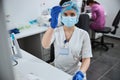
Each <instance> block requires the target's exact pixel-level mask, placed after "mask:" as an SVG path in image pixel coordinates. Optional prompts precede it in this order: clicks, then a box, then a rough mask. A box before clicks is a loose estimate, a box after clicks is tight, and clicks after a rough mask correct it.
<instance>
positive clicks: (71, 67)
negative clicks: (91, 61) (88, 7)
mask: <svg viewBox="0 0 120 80" xmlns="http://www.w3.org/2000/svg"><path fill="white" fill-rule="evenodd" d="M65 40H66V38H65V33H64V30H63V27H59V28H56V29H55V30H54V35H53V37H52V40H51V43H53V42H54V47H55V60H54V65H55V66H56V67H57V68H59V69H61V70H63V71H65V72H67V73H68V74H71V75H74V74H75V72H76V71H78V70H79V69H80V65H81V64H80V59H81V58H88V57H92V52H91V45H90V38H89V35H88V33H87V32H86V31H84V30H82V29H79V28H77V27H75V29H74V32H73V34H72V37H71V39H70V40H69V42H67V43H64V41H65ZM61 48H67V49H68V51H69V53H68V54H67V55H66V54H65V55H64V54H60V50H61Z"/></svg>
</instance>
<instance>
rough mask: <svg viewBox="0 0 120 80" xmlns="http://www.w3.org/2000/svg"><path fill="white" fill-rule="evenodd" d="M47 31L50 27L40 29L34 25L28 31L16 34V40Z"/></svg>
mask: <svg viewBox="0 0 120 80" xmlns="http://www.w3.org/2000/svg"><path fill="white" fill-rule="evenodd" d="M47 29H48V27H44V26H40V27H38V26H37V25H34V26H31V27H30V28H28V29H24V30H20V33H18V34H16V38H17V39H21V38H24V37H28V36H32V35H35V34H39V33H42V32H45V31H46V30H47Z"/></svg>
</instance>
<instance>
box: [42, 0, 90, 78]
mask: <svg viewBox="0 0 120 80" xmlns="http://www.w3.org/2000/svg"><path fill="white" fill-rule="evenodd" d="M59 14H61V15H60V16H61V22H62V23H63V26H61V27H57V24H58V16H59ZM79 14H80V11H79V9H78V7H77V5H76V4H75V3H74V2H73V1H67V2H64V3H63V4H62V7H61V6H54V7H53V8H52V10H51V23H50V25H51V27H49V28H48V30H47V31H46V32H45V34H44V36H43V38H42V46H43V47H44V48H49V47H50V46H51V44H52V43H53V44H54V48H55V49H54V50H55V60H54V65H55V67H57V68H58V69H61V70H63V71H64V72H66V73H68V74H70V75H72V76H73V79H72V80H86V75H85V73H86V71H87V70H88V68H89V65H90V58H91V57H92V51H91V44H90V38H89V35H88V33H87V32H86V31H84V30H82V29H80V28H77V27H76V26H75V24H76V23H77V22H78V18H79ZM81 59H82V61H81Z"/></svg>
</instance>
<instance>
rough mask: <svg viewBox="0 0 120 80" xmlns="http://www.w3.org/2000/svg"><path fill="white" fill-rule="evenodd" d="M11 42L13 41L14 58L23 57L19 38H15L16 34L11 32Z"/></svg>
mask: <svg viewBox="0 0 120 80" xmlns="http://www.w3.org/2000/svg"><path fill="white" fill-rule="evenodd" d="M10 43H11V51H12V58H13V59H16V58H22V55H21V53H20V47H19V44H18V42H17V39H16V38H15V34H14V33H11V34H10Z"/></svg>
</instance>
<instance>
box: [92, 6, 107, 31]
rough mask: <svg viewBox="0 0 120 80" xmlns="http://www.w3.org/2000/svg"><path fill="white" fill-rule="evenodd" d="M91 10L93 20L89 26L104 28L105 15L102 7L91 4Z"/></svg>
mask: <svg viewBox="0 0 120 80" xmlns="http://www.w3.org/2000/svg"><path fill="white" fill-rule="evenodd" d="M91 11H92V20H93V22H92V23H91V24H90V28H91V29H93V30H100V29H104V27H105V15H104V9H103V7H102V6H101V5H99V4H93V5H92V7H91Z"/></svg>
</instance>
